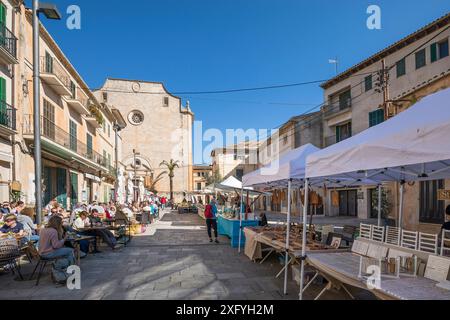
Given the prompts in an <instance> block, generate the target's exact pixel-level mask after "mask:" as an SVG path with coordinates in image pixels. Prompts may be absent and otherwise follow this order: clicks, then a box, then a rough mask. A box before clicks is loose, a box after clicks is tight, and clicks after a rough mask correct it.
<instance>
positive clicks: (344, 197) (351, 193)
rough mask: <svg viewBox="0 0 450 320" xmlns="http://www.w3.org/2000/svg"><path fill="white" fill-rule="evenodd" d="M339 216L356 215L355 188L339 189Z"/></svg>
mask: <svg viewBox="0 0 450 320" xmlns="http://www.w3.org/2000/svg"><path fill="white" fill-rule="evenodd" d="M339 216H344V217H357V216H358V192H357V190H343V191H339Z"/></svg>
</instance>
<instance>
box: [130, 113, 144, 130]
mask: <svg viewBox="0 0 450 320" xmlns="http://www.w3.org/2000/svg"><path fill="white" fill-rule="evenodd" d="M128 121H129V122H130V123H131V124H132V125H135V126H138V125H140V124H142V123H143V122H144V114H143V113H142V112H140V111H138V110H135V111H132V112H130V114H129V115H128Z"/></svg>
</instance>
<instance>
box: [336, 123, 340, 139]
mask: <svg viewBox="0 0 450 320" xmlns="http://www.w3.org/2000/svg"><path fill="white" fill-rule="evenodd" d="M339 141H341V127H340V126H336V142H339Z"/></svg>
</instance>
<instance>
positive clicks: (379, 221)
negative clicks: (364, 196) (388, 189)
mask: <svg viewBox="0 0 450 320" xmlns="http://www.w3.org/2000/svg"><path fill="white" fill-rule="evenodd" d="M382 188H383V186H382V185H381V184H380V185H379V186H378V226H379V227H381V201H382V199H381V198H382V190H383V189H382Z"/></svg>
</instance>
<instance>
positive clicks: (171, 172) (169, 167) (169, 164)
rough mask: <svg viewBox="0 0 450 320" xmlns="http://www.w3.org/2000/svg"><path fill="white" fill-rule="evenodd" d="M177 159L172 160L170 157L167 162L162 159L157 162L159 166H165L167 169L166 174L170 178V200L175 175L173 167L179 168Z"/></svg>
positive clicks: (171, 198)
mask: <svg viewBox="0 0 450 320" xmlns="http://www.w3.org/2000/svg"><path fill="white" fill-rule="evenodd" d="M178 163H179V161H178V160H177V161H174V160H173V159H170V161H169V162H167V161H166V160H164V161H163V162H161V163H160V164H159V166H160V167H163V166H164V167H166V168H167V171H169V173H168V176H169V179H170V201H173V177H175V169H176V168H179V167H180V166H179V164H178Z"/></svg>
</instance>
